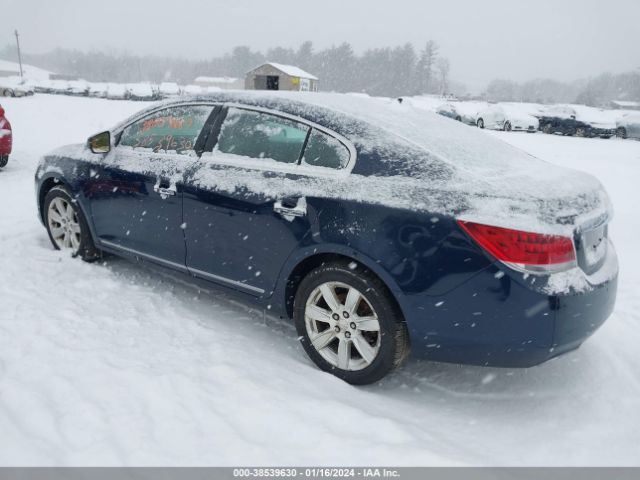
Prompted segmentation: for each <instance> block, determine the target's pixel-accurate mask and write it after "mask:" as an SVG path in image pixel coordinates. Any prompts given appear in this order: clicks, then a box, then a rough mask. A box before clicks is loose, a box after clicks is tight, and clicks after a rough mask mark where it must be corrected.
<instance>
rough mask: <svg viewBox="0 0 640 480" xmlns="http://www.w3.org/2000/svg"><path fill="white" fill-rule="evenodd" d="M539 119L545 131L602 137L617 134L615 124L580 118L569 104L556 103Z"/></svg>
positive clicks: (541, 127) (542, 113) (543, 112)
mask: <svg viewBox="0 0 640 480" xmlns="http://www.w3.org/2000/svg"><path fill="white" fill-rule="evenodd" d="M538 120H539V121H540V130H542V131H543V132H544V133H551V134H553V133H555V134H561V135H566V136H576V137H601V138H610V137H612V136H613V135H615V126H614V125H613V124H611V123H604V122H600V121H589V120H587V119H585V118H578V115H577V113H576V110H575V109H574V108H572V107H569V106H567V105H554V106H552V107H549V108H547V109H544V110H543V111H542V112H541V113H540V115H539V116H538Z"/></svg>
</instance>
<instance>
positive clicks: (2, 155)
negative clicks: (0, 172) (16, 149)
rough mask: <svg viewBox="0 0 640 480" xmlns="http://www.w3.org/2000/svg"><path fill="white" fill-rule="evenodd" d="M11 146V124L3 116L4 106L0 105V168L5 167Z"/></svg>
mask: <svg viewBox="0 0 640 480" xmlns="http://www.w3.org/2000/svg"><path fill="white" fill-rule="evenodd" d="M12 147H13V131H12V130H11V124H10V123H9V120H7V118H6V117H5V112H4V108H2V105H0V168H2V167H5V166H6V165H7V162H8V161H9V155H11V148H12Z"/></svg>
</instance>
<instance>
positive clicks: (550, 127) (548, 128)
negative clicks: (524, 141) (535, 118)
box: [542, 123, 553, 135]
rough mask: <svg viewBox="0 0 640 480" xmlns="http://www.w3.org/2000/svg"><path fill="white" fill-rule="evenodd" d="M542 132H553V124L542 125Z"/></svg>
mask: <svg viewBox="0 0 640 480" xmlns="http://www.w3.org/2000/svg"><path fill="white" fill-rule="evenodd" d="M542 132H543V133H547V134H549V135H550V134H552V133H553V125H551V124H550V123H545V124H544V125H543V126H542Z"/></svg>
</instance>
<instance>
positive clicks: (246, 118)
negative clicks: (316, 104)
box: [215, 108, 309, 163]
mask: <svg viewBox="0 0 640 480" xmlns="http://www.w3.org/2000/svg"><path fill="white" fill-rule="evenodd" d="M308 132H309V127H307V126H305V125H302V124H300V123H297V122H294V121H291V120H288V119H285V118H282V117H277V116H275V115H270V114H268V113H262V112H254V111H250V110H242V109H239V108H229V111H228V112H227V117H226V119H225V121H224V122H223V124H222V128H221V130H220V136H219V138H218V144H217V145H216V148H215V150H216V151H220V152H222V153H227V154H231V155H238V156H240V157H249V158H258V159H265V160H273V161H276V162H282V163H297V162H298V159H299V158H300V154H301V153H302V148H303V146H304V141H305V139H306V138H307V133H308Z"/></svg>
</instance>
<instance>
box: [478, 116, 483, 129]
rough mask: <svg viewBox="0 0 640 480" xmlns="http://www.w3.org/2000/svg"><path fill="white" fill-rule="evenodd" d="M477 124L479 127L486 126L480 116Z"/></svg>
mask: <svg viewBox="0 0 640 480" xmlns="http://www.w3.org/2000/svg"><path fill="white" fill-rule="evenodd" d="M476 125H478V128H484V120H483V119H481V118H479V119H478V121H477V123H476Z"/></svg>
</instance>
